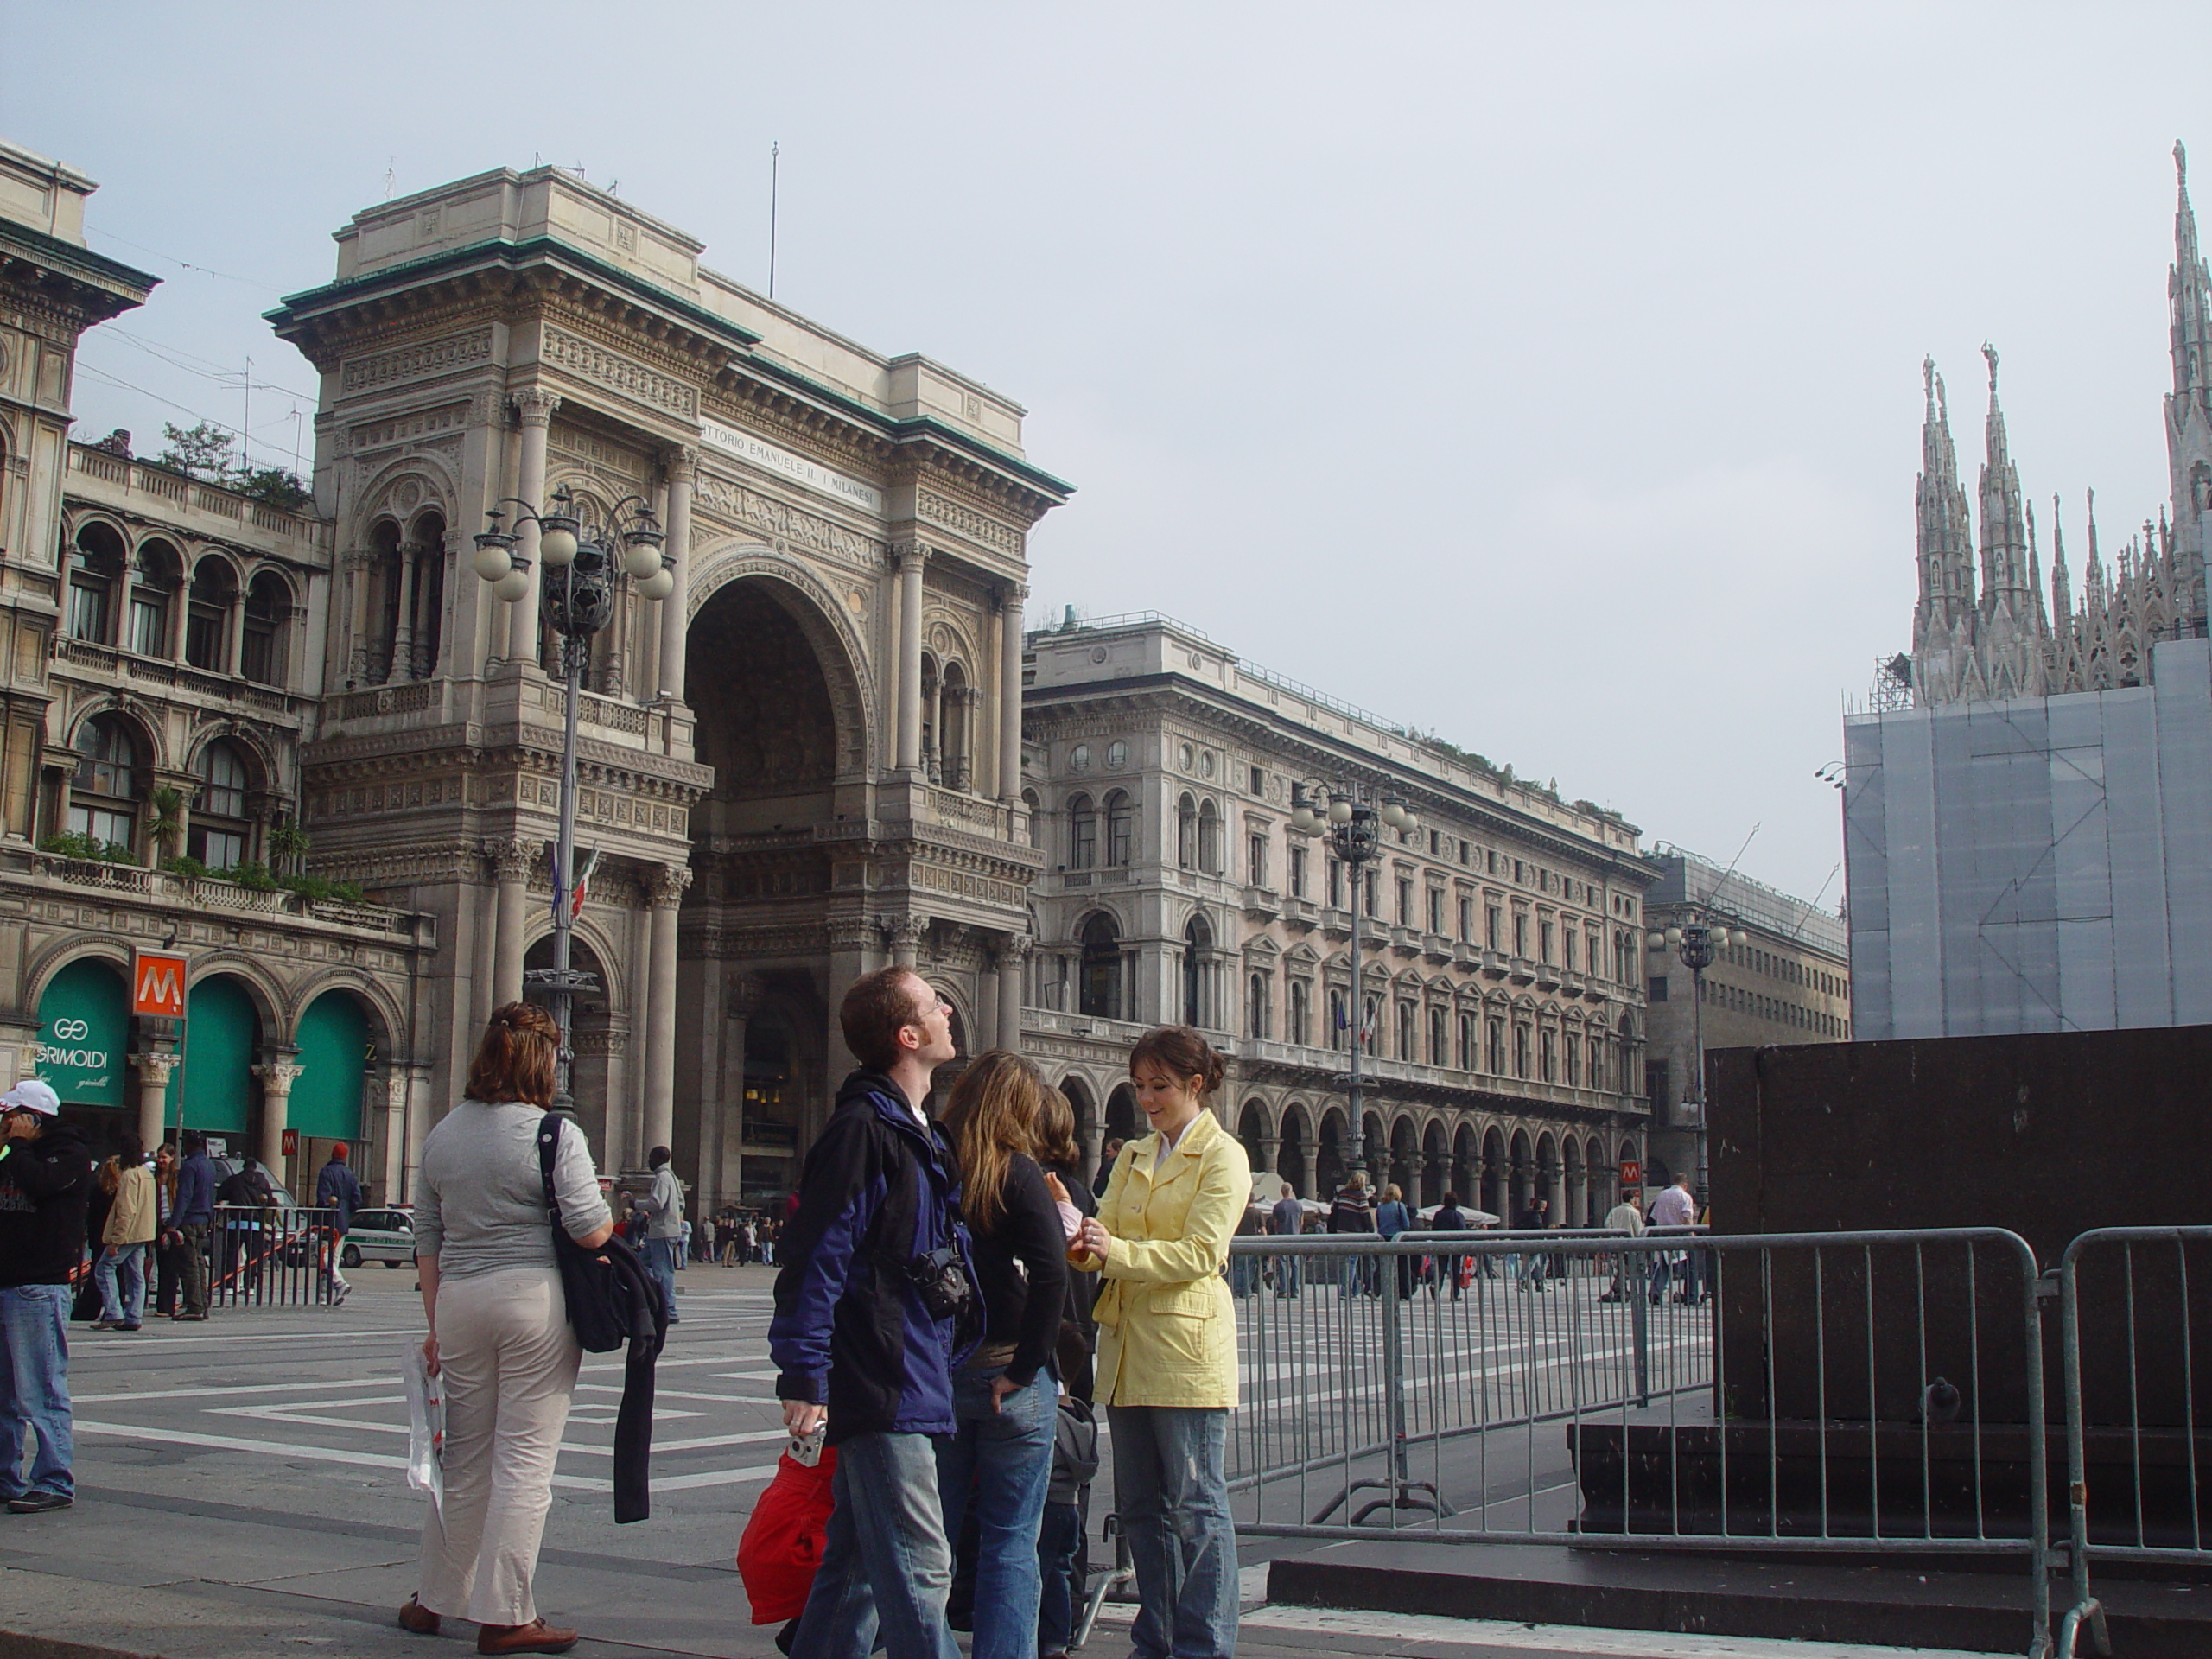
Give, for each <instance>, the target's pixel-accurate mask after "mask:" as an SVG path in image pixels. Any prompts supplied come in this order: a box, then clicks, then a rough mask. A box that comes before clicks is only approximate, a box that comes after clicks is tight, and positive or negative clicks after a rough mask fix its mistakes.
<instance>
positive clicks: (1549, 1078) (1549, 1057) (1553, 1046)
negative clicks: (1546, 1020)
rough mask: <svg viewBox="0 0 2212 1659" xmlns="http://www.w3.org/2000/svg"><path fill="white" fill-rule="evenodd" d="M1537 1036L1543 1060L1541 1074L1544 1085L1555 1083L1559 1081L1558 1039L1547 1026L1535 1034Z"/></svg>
mask: <svg viewBox="0 0 2212 1659" xmlns="http://www.w3.org/2000/svg"><path fill="white" fill-rule="evenodd" d="M1537 1036H1538V1039H1539V1048H1540V1050H1541V1057H1542V1060H1543V1071H1542V1073H1541V1075H1542V1077H1543V1080H1544V1081H1545V1082H1546V1083H1557V1082H1558V1081H1559V1039H1558V1038H1557V1037H1555V1036H1554V1034H1553V1033H1552V1028H1551V1027H1549V1026H1546V1027H1544V1028H1543V1030H1542V1031H1541V1032H1540V1033H1537Z"/></svg>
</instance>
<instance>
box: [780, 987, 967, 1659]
mask: <svg viewBox="0 0 2212 1659" xmlns="http://www.w3.org/2000/svg"><path fill="white" fill-rule="evenodd" d="M838 1023H839V1026H840V1027H842V1031H843V1033H844V1038H845V1045H846V1046H847V1047H848V1048H849V1049H850V1050H851V1051H852V1053H853V1055H854V1058H856V1059H857V1060H858V1061H859V1062H860V1067H859V1069H858V1070H857V1071H854V1072H853V1074H852V1075H851V1076H850V1077H847V1078H846V1079H845V1081H844V1083H843V1084H842V1086H841V1087H840V1088H839V1089H838V1090H837V1103H836V1109H835V1110H833V1111H832V1112H831V1114H830V1116H829V1122H828V1123H826V1124H825V1125H823V1129H822V1133H821V1134H820V1135H817V1136H816V1137H815V1141H814V1145H813V1146H812V1147H810V1148H809V1150H808V1152H807V1154H806V1162H805V1164H804V1166H803V1168H802V1171H801V1173H800V1177H799V1189H798V1211H797V1213H796V1214H795V1215H793V1216H792V1217H791V1222H790V1225H789V1230H788V1231H787V1232H786V1234H785V1236H784V1239H783V1240H782V1248H780V1249H779V1250H778V1251H777V1254H778V1255H780V1256H782V1257H783V1258H785V1260H784V1266H783V1268H782V1269H781V1271H779V1273H778V1274H777V1276H776V1290H775V1300H776V1311H775V1315H774V1317H773V1319H772V1320H771V1321H770V1323H769V1326H768V1350H769V1353H770V1356H771V1357H772V1359H773V1360H774V1362H775V1365H776V1370H777V1372H778V1376H777V1379H776V1394H777V1397H778V1398H779V1399H780V1400H782V1401H783V1402H784V1426H785V1427H786V1428H787V1429H788V1430H790V1432H791V1433H792V1434H793V1435H794V1436H797V1437H799V1438H802V1439H806V1438H811V1437H812V1436H814V1435H815V1434H816V1433H817V1432H822V1433H823V1434H824V1438H825V1441H826V1443H827V1444H829V1445H832V1446H836V1448H837V1473H836V1479H835V1482H834V1485H833V1491H834V1492H835V1496H836V1507H835V1508H834V1509H832V1510H831V1511H830V1514H829V1534H828V1536H827V1538H826V1539H825V1540H824V1541H823V1554H822V1561H821V1565H820V1567H818V1568H817V1571H816V1573H815V1579H814V1588H813V1591H812V1592H811V1593H810V1595H809V1596H808V1598H807V1603H806V1611H805V1612H804V1613H803V1614H801V1615H800V1617H799V1623H798V1630H796V1631H795V1632H794V1633H793V1635H792V1639H791V1651H792V1652H793V1653H795V1654H801V1655H805V1656H808V1659H817V1656H836V1659H866V1656H867V1655H868V1651H869V1649H871V1648H872V1647H873V1646H874V1643H875V1641H876V1639H877V1637H878V1635H879V1633H880V1637H881V1639H882V1642H883V1644H884V1646H885V1648H886V1649H887V1650H888V1652H889V1655H890V1659H957V1654H958V1651H959V1650H958V1649H957V1647H956V1646H955V1645H954V1643H953V1637H952V1630H951V1626H950V1624H948V1623H947V1622H946V1618H945V1601H946V1598H947V1596H948V1594H949V1593H950V1589H951V1585H952V1549H951V1546H950V1543H949V1542H948V1541H947V1540H946V1536H945V1530H944V1505H943V1503H941V1502H940V1501H939V1497H938V1475H937V1452H936V1449H935V1447H934V1446H933V1445H932V1444H931V1437H932V1436H936V1435H947V1434H950V1433H953V1432H954V1431H955V1429H956V1428H957V1427H958V1425H957V1421H956V1420H955V1418H954V1415H953V1400H952V1389H953V1383H952V1378H953V1370H954V1367H955V1364H956V1362H957V1360H964V1359H965V1358H966V1357H967V1356H966V1355H965V1354H964V1353H962V1354H958V1355H957V1356H956V1354H955V1351H954V1349H955V1333H956V1329H957V1319H956V1315H957V1309H955V1308H952V1307H950V1306H947V1304H946V1301H945V1300H944V1297H943V1295H942V1294H941V1291H942V1287H943V1282H944V1279H945V1278H946V1277H947V1276H948V1273H949V1269H950V1265H951V1263H952V1262H954V1261H957V1260H959V1259H961V1258H962V1257H963V1254H964V1252H963V1247H962V1242H961V1232H960V1228H959V1224H958V1207H957V1206H958V1203H959V1177H958V1174H957V1170H956V1168H955V1166H954V1164H953V1160H952V1155H951V1152H950V1148H949V1147H947V1146H946V1144H945V1141H944V1137H943V1135H940V1134H939V1133H938V1130H937V1128H936V1126H935V1125H933V1124H932V1123H931V1122H930V1120H929V1117H928V1115H927V1111H926V1107H925V1103H926V1101H927V1100H928V1098H929V1092H930V1075H931V1073H932V1072H933V1071H936V1070H937V1068H938V1066H940V1065H944V1063H945V1062H946V1061H948V1060H950V1059H951V1058H954V1055H955V1053H956V1052H957V1050H956V1049H955V1047H954V1045H953V1041H952V1005H951V1004H950V1003H949V1002H947V1001H945V1000H944V998H943V997H941V996H939V995H938V994H937V992H936V991H935V990H933V989H931V987H930V986H929V984H928V983H927V982H925V980H923V979H922V977H921V976H919V975H918V974H916V973H915V972H914V971H913V969H911V968H898V967H893V968H884V969H877V970H876V971H875V972H874V973H871V974H866V975H863V976H861V978H859V979H857V980H855V981H854V982H853V984H852V986H851V988H849V989H848V990H847V991H846V993H845V997H844V1001H843V1003H842V1005H841V1007H840V1008H839V1012H838ZM925 1293H926V1294H925Z"/></svg>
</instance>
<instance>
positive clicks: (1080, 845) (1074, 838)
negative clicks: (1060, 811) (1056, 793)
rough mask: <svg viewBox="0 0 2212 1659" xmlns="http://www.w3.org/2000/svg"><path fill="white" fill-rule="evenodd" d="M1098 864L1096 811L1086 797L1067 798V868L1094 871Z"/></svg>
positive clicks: (1088, 797)
mask: <svg viewBox="0 0 2212 1659" xmlns="http://www.w3.org/2000/svg"><path fill="white" fill-rule="evenodd" d="M1097 863H1098V810H1097V808H1096V807H1095V806H1093V805H1092V804H1090V796H1088V795H1074V796H1071V797H1069V798H1068V868H1070V869H1071V870H1088V869H1094V868H1096V867H1097Z"/></svg>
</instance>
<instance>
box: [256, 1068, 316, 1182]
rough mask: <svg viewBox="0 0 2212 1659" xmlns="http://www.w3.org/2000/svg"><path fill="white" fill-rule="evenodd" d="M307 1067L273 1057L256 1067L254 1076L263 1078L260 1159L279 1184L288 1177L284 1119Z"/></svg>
mask: <svg viewBox="0 0 2212 1659" xmlns="http://www.w3.org/2000/svg"><path fill="white" fill-rule="evenodd" d="M306 1070H307V1068H306V1067H305V1066H302V1065H293V1064H292V1063H291V1062H290V1061H289V1060H271V1061H270V1062H269V1063H268V1064H267V1065H257V1066H255V1067H254V1068H253V1075H254V1076H255V1077H259V1078H260V1079H261V1161H262V1162H263V1164H264V1165H265V1166H267V1167H268V1170H269V1173H270V1176H271V1177H272V1178H273V1179H276V1180H277V1182H279V1183H283V1180H284V1177H285V1170H284V1120H285V1117H286V1116H287V1115H288V1114H289V1111H290V1110H291V1104H292V1085H293V1084H295V1083H296V1082H298V1081H299V1078H300V1073H301V1072H302V1071H306Z"/></svg>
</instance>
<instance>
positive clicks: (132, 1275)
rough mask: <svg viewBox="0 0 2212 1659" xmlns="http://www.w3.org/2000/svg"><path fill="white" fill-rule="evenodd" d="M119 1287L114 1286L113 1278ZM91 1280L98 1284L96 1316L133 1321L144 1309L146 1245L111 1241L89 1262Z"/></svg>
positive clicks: (127, 1322) (129, 1322)
mask: <svg viewBox="0 0 2212 1659" xmlns="http://www.w3.org/2000/svg"><path fill="white" fill-rule="evenodd" d="M118 1279H119V1280H120V1281H122V1288H121V1290H120V1291H119V1292H118V1289H117V1281H118ZM92 1282H93V1283H95V1284H97V1285H98V1286H99V1287H100V1318H102V1319H119V1320H121V1321H122V1322H123V1323H124V1324H125V1325H136V1324H137V1323H138V1320H139V1316H140V1315H141V1314H143V1313H145V1311H146V1247H145V1246H144V1245H143V1244H111V1245H109V1246H108V1247H107V1248H106V1249H104V1250H102V1251H101V1252H100V1259H99V1261H98V1262H95V1263H93V1265H92Z"/></svg>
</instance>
